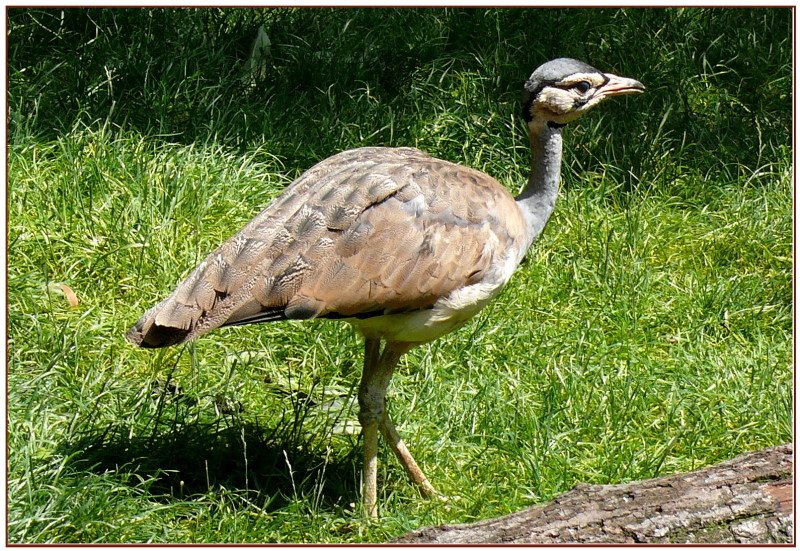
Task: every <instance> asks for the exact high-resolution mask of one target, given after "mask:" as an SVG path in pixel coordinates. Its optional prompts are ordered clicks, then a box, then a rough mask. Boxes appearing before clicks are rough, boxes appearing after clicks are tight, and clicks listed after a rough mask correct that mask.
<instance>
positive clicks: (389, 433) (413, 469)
mask: <svg viewBox="0 0 800 551" xmlns="http://www.w3.org/2000/svg"><path fill="white" fill-rule="evenodd" d="M379 427H380V430H381V434H383V437H384V438H385V439H386V440H387V441H388V442H389V444H390V445H391V446H392V451H393V452H394V454H395V455H396V456H397V459H398V460H399V461H400V464H401V465H403V468H404V469H405V470H406V473H407V474H408V477H409V478H410V479H411V481H412V482H413V483H414V484H416V485H417V486H419V490H420V492H422V494H423V495H424V496H426V497H433V496H435V495H436V493H437V492H436V489H435V488H434V487H433V485H432V484H431V483H430V482H428V478H427V477H426V476H425V473H423V472H422V469H420V468H419V465H417V462H416V461H414V457H413V456H412V455H411V452H410V451H408V448H407V447H406V443H405V442H403V439H402V438H400V434H399V433H398V432H397V429H396V428H395V427H394V423H392V420H391V419H390V418H389V412H388V411H387V412H385V413H384V415H383V418H382V419H381V422H380V425H379Z"/></svg>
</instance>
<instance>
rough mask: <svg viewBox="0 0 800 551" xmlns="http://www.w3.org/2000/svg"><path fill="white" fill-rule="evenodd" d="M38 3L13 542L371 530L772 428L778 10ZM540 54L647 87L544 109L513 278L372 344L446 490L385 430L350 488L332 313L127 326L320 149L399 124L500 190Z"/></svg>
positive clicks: (784, 89)
mask: <svg viewBox="0 0 800 551" xmlns="http://www.w3.org/2000/svg"><path fill="white" fill-rule="evenodd" d="M59 14H60V11H59V10H12V12H11V14H10V23H9V30H10V38H9V52H10V69H9V84H10V95H9V104H10V110H11V123H10V135H9V140H10V147H9V174H8V178H9V185H8V236H7V243H8V298H9V306H8V339H9V340H8V389H9V391H8V453H9V460H8V470H9V472H8V500H9V501H8V503H9V527H8V530H9V541H11V542H26V543H34V542H35V543H44V542H106V543H110V542H367V541H369V542H377V541H384V540H387V539H389V538H391V537H394V536H397V535H400V534H402V533H404V532H405V531H407V530H410V529H412V528H417V527H421V526H425V525H429V524H436V523H444V522H448V523H452V522H466V521H471V520H476V519H481V518H487V517H491V516H496V515H500V514H503V513H507V512H510V511H513V510H517V509H520V508H522V507H525V506H528V505H531V504H533V503H538V502H542V501H545V500H548V499H550V498H552V497H554V496H555V495H557V494H559V493H561V492H564V491H566V490H568V489H569V488H571V487H572V486H573V485H574V484H576V483H578V482H588V483H618V482H625V481H629V480H633V479H641V478H650V477H655V476H661V475H665V474H668V473H673V472H679V471H685V470H690V469H696V468H699V467H702V466H704V465H707V464H711V463H715V462H718V461H720V460H723V459H726V458H730V457H732V456H734V455H737V454H739V453H741V452H743V451H747V450H752V449H758V448H762V447H765V446H770V445H774V444H778V443H782V442H786V441H789V440H790V439H791V438H792V365H791V361H792V289H791V281H792V210H791V206H792V175H791V170H792V166H791V150H790V146H791V142H790V133H791V48H790V46H791V41H790V38H791V18H790V12H789V11H788V10H711V11H709V10H632V11H624V10H623V11H618V10H489V11H484V10H401V11H375V10H330V11H322V10H316V11H314V10H299V11H293V10H279V11H274V10H266V11H253V10H238V11H231V10H227V11H226V10H206V11H200V12H196V11H192V10H183V11H163V10H88V11H87V10H80V11H78V10H75V11H68V12H67V14H66V15H65V16H64V17H61V16H60V15H59ZM259 24H264V25H265V27H266V28H267V30H268V33H269V34H270V36H271V38H272V40H273V50H272V58H271V59H270V61H269V72H268V74H267V76H266V77H265V79H264V80H263V81H261V82H258V83H256V84H255V85H254V86H251V85H250V84H249V83H246V82H243V78H242V75H243V72H242V61H243V60H244V59H246V54H247V45H248V43H249V42H250V41H251V40H252V37H253V36H254V35H255V32H254V29H255V27H257V26H258V25H259ZM556 25H558V26H560V27H561V28H562V29H564V32H563V33H560V35H559V36H558V37H556V36H554V35H553V33H548V32H544V31H545V30H546V29H548V28H550V29H551V28H553V27H554V26H556ZM399 28H402V29H404V33H403V34H402V38H403V40H400V39H399V37H398V35H397V33H398V31H397V29H399ZM43 29H44V30H43ZM114 29H116V31H115V33H116V34H115V33H113V32H111V31H112V30H114ZM287 29H290V30H287ZM166 31H169V32H166ZM200 31H204V32H205V34H204V33H203V32H200ZM642 34H643V35H645V36H648V37H651V38H653V39H652V40H639V39H637V37H639V36H640V35H642ZM112 36H113V37H114V40H112ZM155 36H161V37H163V36H166V37H167V38H159V39H156V38H154V37H155ZM578 38H580V39H578ZM577 44H580V46H576V45H577ZM37 48H48V51H49V52H50V53H51V54H52V55H50V56H47V57H43V56H41V55H38V54H41V50H37ZM59 53H60V54H61V55H56V54H59ZM556 55H572V56H576V57H581V58H583V59H586V60H587V61H589V62H591V63H594V64H596V65H597V66H598V67H599V68H601V69H604V70H609V71H613V72H616V73H619V74H623V75H626V76H631V77H635V78H638V79H640V80H642V81H643V82H644V83H645V84H646V85H647V86H648V93H647V94H646V95H643V96H636V97H629V98H620V99H619V100H617V101H615V102H614V103H613V104H611V103H609V104H608V105H604V106H603V107H601V108H600V110H599V111H598V112H596V113H593V114H592V115H590V116H589V117H587V119H586V120H583V121H581V122H580V123H578V124H577V125H576V126H574V127H571V128H569V129H568V130H567V131H566V135H565V137H566V142H567V144H566V161H565V166H564V170H563V180H564V190H563V192H562V198H561V201H560V203H559V205H558V207H557V210H556V213H555V214H554V216H553V219H552V221H551V223H550V226H549V227H548V229H547V231H546V232H545V235H544V236H543V237H542V239H541V240H540V241H539V242H538V244H537V245H536V246H535V248H534V250H532V251H531V253H530V254H529V257H528V259H527V260H526V262H525V263H524V264H523V266H522V267H521V269H520V270H519V272H518V273H517V274H516V275H515V276H514V278H513V280H512V281H511V283H510V285H509V287H508V288H507V289H506V291H505V292H504V293H503V294H502V295H501V296H500V298H499V299H498V300H497V301H495V303H493V304H492V305H491V306H490V307H489V308H487V309H486V310H485V311H484V312H483V313H481V314H480V315H479V316H478V317H477V318H475V319H474V320H473V321H472V322H470V324H469V325H467V326H466V327H465V328H463V329H462V330H460V331H459V332H457V333H455V334H451V335H449V336H447V337H445V338H443V339H441V340H439V341H437V342H435V343H433V344H431V345H428V346H423V347H420V348H418V349H416V350H414V351H412V352H411V353H410V354H409V355H408V356H407V357H406V359H405V360H404V361H403V364H402V366H401V369H400V370H399V372H398V373H397V374H396V375H395V378H394V381H393V385H392V389H391V392H390V408H391V411H392V414H393V416H394V418H395V420H396V421H397V422H398V424H399V425H400V426H399V428H400V431H401V433H402V434H403V436H404V437H405V439H406V440H407V442H409V445H410V447H411V448H412V451H413V452H414V454H415V456H416V458H417V460H418V461H419V462H420V464H421V465H422V466H423V468H424V469H425V471H426V473H427V474H428V476H429V477H430V478H431V479H432V481H433V482H434V484H435V485H436V486H437V487H438V489H440V490H441V491H442V492H443V493H445V494H446V495H448V496H449V497H450V499H449V500H448V501H447V502H446V503H441V502H438V501H426V500H423V499H420V498H419V496H418V494H417V492H416V490H415V489H414V488H412V487H411V486H410V485H409V484H408V483H407V482H406V480H405V477H404V474H403V472H402V469H401V468H400V467H399V466H398V464H397V463H396V462H395V461H394V458H393V457H391V453H390V452H388V451H387V450H385V449H384V450H382V452H381V453H382V454H381V463H380V471H379V477H380V481H381V489H382V494H381V497H380V500H381V507H382V518H381V519H380V520H379V521H377V522H376V521H368V520H366V519H364V518H363V516H362V513H361V511H360V509H359V505H358V502H359V494H358V491H359V490H358V482H359V470H360V445H361V442H360V440H359V436H358V430H357V421H356V411H355V408H354V404H353V390H354V387H355V385H357V382H358V376H359V372H360V362H361V342H360V340H359V338H358V337H357V336H356V335H354V334H353V332H352V331H351V330H350V329H349V328H348V327H347V326H346V325H343V324H337V323H334V322H312V323H283V324H268V325H262V326H256V327H243V328H237V329H227V330H221V331H219V332H215V333H213V334H211V335H209V336H207V337H204V338H203V339H201V340H200V341H198V342H196V343H193V344H190V345H187V346H183V347H179V348H176V349H165V350H162V351H157V352H152V351H151V352H148V351H140V350H135V349H133V347H131V346H129V345H128V344H127V343H126V342H125V341H124V338H123V334H124V332H125V330H126V329H127V328H128V327H129V326H130V325H131V324H132V323H133V322H134V321H135V320H136V319H137V317H138V316H139V315H140V314H141V312H142V311H143V310H144V309H146V308H147V307H149V306H150V305H152V304H153V303H154V302H156V301H157V300H158V299H160V298H161V297H162V296H163V295H164V294H165V293H167V292H168V291H169V290H170V289H171V288H172V286H173V285H174V284H175V283H176V282H177V281H179V280H180V279H181V278H182V277H183V276H184V275H185V274H186V273H187V272H188V270H189V269H190V268H192V267H193V266H194V265H195V264H196V263H197V262H198V261H200V260H201V259H202V258H203V256H204V255H205V254H206V253H207V252H208V251H210V250H211V249H213V248H214V247H215V246H216V245H217V244H218V243H220V242H221V241H222V240H223V239H225V238H226V237H227V236H229V235H231V234H232V233H234V232H235V231H236V230H237V229H238V228H239V227H241V225H242V224H243V223H245V222H246V221H247V220H249V219H250V218H251V217H252V216H253V215H254V214H256V213H257V212H258V211H259V210H260V209H261V208H262V207H263V206H264V205H266V204H267V203H268V202H269V201H270V200H271V199H272V198H273V197H275V196H276V195H277V194H278V193H280V190H281V189H283V187H285V186H286V185H287V184H288V182H289V181H291V179H292V178H293V177H294V176H296V175H297V174H298V173H299V172H300V171H301V170H302V169H304V168H307V167H308V166H310V165H311V164H312V163H313V162H315V161H316V160H318V159H320V158H323V157H325V156H326V155H329V154H331V153H334V152H335V151H338V150H341V149H346V148H349V147H355V146H359V145H379V144H384V145H416V146H418V147H421V148H423V149H425V150H427V151H429V152H430V153H432V154H435V155H438V156H442V157H444V158H448V159H450V160H455V161H460V162H464V163H465V164H468V165H470V166H474V167H476V168H480V169H482V170H486V171H487V172H489V173H491V174H493V175H495V176H496V177H497V178H498V179H499V180H500V181H501V182H503V183H504V184H505V185H507V186H508V187H509V189H512V190H514V191H516V190H517V189H518V188H519V186H520V184H522V183H524V181H525V179H526V169H527V156H526V155H527V153H526V143H525V138H524V131H523V129H522V125H521V124H519V121H518V120H517V119H516V115H517V110H518V106H517V101H518V98H519V92H518V90H519V86H520V84H521V82H522V81H523V80H524V79H525V78H526V77H527V75H528V74H529V73H530V71H531V70H532V69H533V68H534V67H535V65H537V64H538V63H540V62H542V61H544V60H546V59H548V58H551V57H555V56H556ZM753 60H758V62H757V63H756V62H753ZM245 81H246V79H245ZM59 283H65V284H67V285H69V286H70V287H71V288H72V289H74V291H75V293H76V294H77V297H78V299H79V300H80V304H79V305H78V306H77V307H75V308H71V307H70V306H69V304H68V302H67V300H66V297H65V296H64V295H63V293H62V292H61V291H60V287H58V285H57V284H59Z"/></svg>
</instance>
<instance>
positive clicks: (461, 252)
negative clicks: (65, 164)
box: [127, 58, 644, 516]
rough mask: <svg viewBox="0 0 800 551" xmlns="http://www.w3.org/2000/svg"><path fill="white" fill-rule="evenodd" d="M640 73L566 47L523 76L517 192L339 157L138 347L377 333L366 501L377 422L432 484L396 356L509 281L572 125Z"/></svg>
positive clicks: (430, 164) (229, 248)
mask: <svg viewBox="0 0 800 551" xmlns="http://www.w3.org/2000/svg"><path fill="white" fill-rule="evenodd" d="M643 90H644V86H643V85H642V84H641V83H640V82H638V81H636V80H633V79H629V78H623V77H619V76H615V75H612V74H608V73H602V72H600V71H598V70H597V69H595V68H594V67H591V66H590V65H587V64H585V63H582V62H580V61H576V60H574V59H567V58H560V59H555V60H553V61H549V62H547V63H545V64H544V65H542V66H540V67H539V68H538V69H536V70H535V71H534V72H533V74H532V75H531V77H530V79H528V81H527V82H526V83H525V89H524V93H523V105H522V114H523V117H524V119H525V121H526V123H527V126H528V134H529V137H530V145H531V174H530V177H529V179H528V184H527V185H526V186H525V188H524V189H523V191H522V193H521V194H520V195H519V196H518V197H516V198H514V197H512V196H511V194H510V193H509V192H508V191H507V190H506V189H505V188H504V187H503V186H502V185H500V184H499V183H498V182H497V180H495V179H494V178H492V177H491V176H488V175H487V174H484V173H482V172H479V171H477V170H473V169H471V168H468V167H464V166H461V165H457V164H454V163H451V162H448V161H443V160H441V159H436V158H434V157H430V156H429V155H427V154H425V153H423V152H422V151H419V150H417V149H412V148H405V147H401V148H387V147H365V148H360V149H353V150H350V151H345V152H343V153H339V154H337V155H334V156H332V157H330V158H328V159H325V160H324V161H322V162H320V163H318V164H317V165H315V166H314V167H312V168H311V169H309V170H308V171H306V172H305V173H303V174H302V175H301V176H300V177H299V178H297V180H295V181H294V182H293V183H292V184H291V185H290V186H289V187H288V188H286V190H285V191H284V192H283V193H282V194H281V195H280V196H279V197H278V198H277V199H276V200H275V201H274V202H273V203H272V204H271V205H269V206H268V207H267V208H266V209H265V210H264V211H262V212H261V213H260V214H259V215H258V216H256V217H255V218H254V219H253V220H251V221H250V223H248V224H247V225H246V226H245V227H244V228H243V229H242V230H241V231H240V232H239V233H237V234H236V235H235V236H233V237H232V238H230V239H229V240H228V241H226V242H225V243H223V244H222V246H220V247H219V248H218V249H217V250H215V251H214V252H213V253H211V254H210V255H209V256H208V258H206V259H205V260H204V261H203V262H201V263H200V265H199V266H198V267H197V268H196V269H195V270H194V271H193V272H192V273H191V275H190V276H189V277H188V278H187V279H186V280H185V281H183V282H182V283H181V284H180V285H178V287H177V288H176V289H175V290H174V291H173V292H172V294H171V295H170V296H169V297H167V298H166V299H164V300H163V301H162V302H160V303H159V304H157V305H156V306H155V307H153V308H151V309H150V310H148V311H147V312H146V313H145V314H144V315H143V316H142V317H141V319H140V320H139V321H138V322H137V323H136V325H135V326H134V327H133V328H132V329H131V330H130V331H129V332H128V334H127V337H128V339H129V340H130V341H131V342H133V343H134V344H137V345H139V346H141V347H145V348H156V347H162V346H169V345H173V344H178V343H182V342H184V341H187V340H189V339H193V338H195V337H198V336H200V335H202V334H204V333H207V332H208V331H211V330H212V329H216V328H218V327H224V326H229V325H243V324H248V323H257V322H265V321H279V320H287V319H289V320H306V319H312V318H333V319H342V320H345V321H348V322H350V323H351V324H352V325H354V326H355V327H356V329H358V330H359V331H360V332H361V333H362V334H363V335H364V338H365V345H364V371H363V374H362V377H361V383H360V385H359V390H358V404H359V414H358V419H359V422H360V423H361V426H362V430H363V436H364V467H363V468H364V472H363V489H362V498H363V504H364V509H365V512H366V513H367V514H369V515H370V516H377V511H378V509H377V482H376V476H377V452H378V433H379V432H380V434H382V435H383V437H384V438H385V439H386V440H387V441H388V442H389V444H390V445H391V448H392V450H393V451H394V453H395V454H396V455H397V457H398V459H399V460H400V463H402V465H403V467H404V468H405V470H406V472H407V473H408V475H409V477H410V478H411V480H412V481H413V482H414V483H416V484H417V485H418V486H419V488H420V490H421V491H422V493H424V494H426V495H432V494H434V493H435V490H434V488H433V486H432V485H431V483H430V482H429V481H428V480H427V478H426V477H425V475H424V474H423V473H422V470H421V469H420V468H419V467H418V466H417V463H416V462H415V461H414V458H413V457H412V456H411V453H410V452H409V451H408V448H407V447H406V445H405V443H404V442H403V440H402V439H401V438H400V436H399V435H398V433H397V430H396V429H395V426H394V424H393V423H392V421H391V419H390V418H389V414H388V412H387V411H386V390H387V387H388V386H389V381H390V380H391V378H392V373H393V371H394V369H395V366H396V365H397V362H398V360H399V359H400V357H401V356H402V355H403V354H404V353H406V352H407V351H408V350H410V349H411V348H413V347H414V346H417V345H419V344H422V343H426V342H430V341H432V340H434V339H436V338H438V337H440V336H442V335H444V334H446V333H449V332H450V331H453V330H454V329H457V328H458V327H460V326H462V325H463V324H464V323H465V322H466V321H467V320H469V319H470V318H471V317H472V316H474V315H475V314H476V313H478V311H480V310H481V308H483V307H484V306H486V304H487V303H488V302H489V301H490V300H491V299H492V298H493V297H494V296H496V295H497V294H498V293H499V292H500V290H501V289H502V288H503V286H504V285H505V284H506V283H507V282H508V280H509V278H510V277H511V275H512V273H513V272H514V270H515V269H516V268H517V266H518V265H519V263H520V261H521V260H522V258H523V256H524V255H525V253H526V251H527V250H528V247H530V245H531V243H532V242H533V241H534V240H535V239H536V238H537V237H538V236H539V234H540V233H541V232H542V230H543V229H544V226H545V224H546V223H547V220H548V218H549V217H550V214H551V213H552V212H553V208H554V206H555V202H556V196H557V194H558V182H559V172H560V167H561V149H562V142H561V140H562V138H561V129H562V127H563V126H564V125H565V124H567V123H568V122H570V121H573V120H575V119H577V118H578V117H580V116H581V115H583V114H584V113H586V112H587V111H589V110H590V109H591V108H592V107H594V106H595V105H597V104H598V103H600V102H601V101H603V100H604V99H605V98H608V97H611V96H617V95H621V94H629V93H633V92H641V91H643Z"/></svg>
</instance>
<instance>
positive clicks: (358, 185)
mask: <svg viewBox="0 0 800 551" xmlns="http://www.w3.org/2000/svg"><path fill="white" fill-rule="evenodd" d="M523 227H524V222H523V220H522V216H521V214H520V212H519V210H518V208H517V206H516V204H515V202H514V200H513V198H512V197H511V195H510V194H509V193H508V192H507V191H506V190H505V189H504V188H503V187H502V186H501V185H500V184H499V183H498V182H497V181H495V180H494V179H492V178H491V177H489V176H487V175H486V174H483V173H481V172H478V171H475V170H472V169H470V168H466V167H462V166H459V165H455V164H453V163H449V162H447V161H442V160H439V159H435V158H432V157H430V156H428V155H426V154H425V153H422V152H421V151H419V150H416V149H411V148H362V149H355V150H350V151H345V152H343V153H340V154H338V155H335V156H333V157H330V158H329V159H326V160H324V161H322V162H320V163H318V164H317V165H315V166H314V167H312V168H311V169H309V170H308V171H306V172H305V173H304V174H302V175H301V176H300V177H299V178H298V179H297V180H295V181H294V182H293V183H292V184H291V185H290V186H289V187H288V188H287V189H286V190H285V191H284V193H283V194H281V196H279V197H278V198H277V199H276V200H275V201H274V202H273V203H272V204H271V205H270V206H268V207H267V208H266V209H265V210H264V211H262V212H261V213H260V214H258V215H257V216H256V217H255V218H253V220H251V221H250V222H249V223H248V224H247V225H246V226H245V227H244V228H243V229H242V230H241V231H240V232H239V233H238V234H237V235H235V236H233V237H232V238H230V239H229V240H228V241H226V242H225V243H223V244H222V245H221V246H220V247H219V248H218V249H217V250H216V251H214V252H213V253H211V254H210V255H209V256H208V258H207V259H206V260H205V261H203V262H202V263H201V264H200V265H199V266H198V267H197V268H196V270H195V271H194V272H193V273H192V274H190V275H189V277H188V278H187V279H186V280H185V281H184V282H183V283H181V284H180V285H178V287H177V288H176V289H175V291H174V292H173V293H172V294H171V295H170V296H169V297H168V298H167V299H165V300H164V301H162V302H161V303H160V304H159V305H157V306H156V307H155V308H153V309H151V310H150V311H148V312H147V313H146V314H145V315H144V316H143V317H142V318H141V319H140V320H139V322H138V323H137V324H136V326H135V327H134V328H133V329H132V330H131V331H130V332H129V339H131V340H132V341H133V342H135V343H137V344H140V345H142V346H162V345H167V344H174V343H175V342H180V341H182V340H187V339H190V338H194V337H196V336H199V335H201V334H203V333H206V332H207V331H210V330H212V329H214V328H217V327H220V326H224V325H231V324H235V323H246V322H247V321H248V320H249V319H251V318H253V317H254V316H255V317H257V316H258V315H259V313H262V312H264V313H267V314H268V318H269V319H282V318H294V319H307V318H312V317H320V316H331V317H352V316H358V315H365V314H370V313H374V312H392V313H394V312H404V311H412V310H418V309H424V308H428V307H431V306H432V305H433V304H434V303H435V302H436V301H437V300H439V299H440V298H442V297H445V296H447V295H448V294H449V293H451V292H453V291H455V290H457V289H459V288H462V287H464V286H467V285H472V284H475V283H479V282H480V281H481V276H482V275H483V274H485V273H486V271H487V270H488V269H489V268H490V266H491V263H492V260H493V258H494V256H495V255H502V254H504V253H505V252H506V251H507V250H509V249H511V248H513V247H517V248H520V247H522V246H524V243H523V234H524V231H523ZM276 312H278V313H276ZM281 312H282V313H281ZM265 315H266V314H265Z"/></svg>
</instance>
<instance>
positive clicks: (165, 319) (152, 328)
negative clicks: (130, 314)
mask: <svg viewBox="0 0 800 551" xmlns="http://www.w3.org/2000/svg"><path fill="white" fill-rule="evenodd" d="M174 302H175V301H174V299H173V297H168V298H166V299H164V300H162V301H161V302H160V303H158V304H156V305H155V306H153V307H152V308H150V309H149V310H148V311H147V312H145V313H144V314H143V315H142V317H141V318H139V321H137V322H136V324H135V325H134V326H133V327H131V328H130V330H129V331H128V332H127V333H126V334H125V338H126V339H128V341H130V342H131V343H133V344H135V345H136V346H139V347H141V348H162V347H164V346H172V345H173V344H180V343H182V342H185V341H187V340H189V339H190V338H191V337H190V332H191V324H186V323H181V322H180V319H179V318H176V317H175V316H170V315H169V313H170V311H171V310H174V307H175V304H174ZM192 336H194V335H192Z"/></svg>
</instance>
